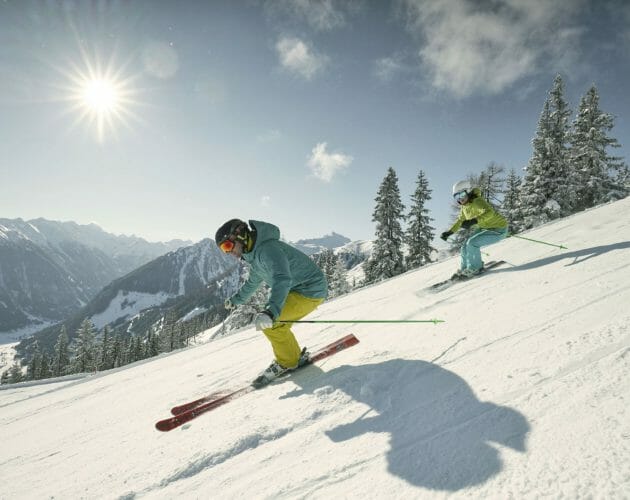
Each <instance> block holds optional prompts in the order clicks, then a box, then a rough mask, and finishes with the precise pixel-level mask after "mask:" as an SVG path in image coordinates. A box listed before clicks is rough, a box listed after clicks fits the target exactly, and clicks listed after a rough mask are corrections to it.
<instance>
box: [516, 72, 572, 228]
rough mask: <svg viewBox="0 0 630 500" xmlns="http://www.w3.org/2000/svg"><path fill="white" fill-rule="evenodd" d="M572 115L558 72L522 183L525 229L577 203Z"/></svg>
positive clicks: (541, 118)
mask: <svg viewBox="0 0 630 500" xmlns="http://www.w3.org/2000/svg"><path fill="white" fill-rule="evenodd" d="M570 115H571V110H570V109H569V106H568V104H567V102H566V101H565V100H564V83H563V81H562V77H561V76H560V75H558V76H556V78H555V80H554V84H553V87H552V89H551V91H550V92H549V97H548V99H547V100H546V101H545V104H544V106H543V111H542V113H541V115H540V119H539V121H538V129H537V130H536V136H535V137H534V139H533V140H532V145H533V153H532V157H531V158H530V160H529V163H528V165H527V167H525V177H524V178H523V182H522V184H521V201H522V203H521V207H522V210H523V219H524V220H523V223H524V227H525V228H530V227H534V226H537V225H539V224H542V223H544V222H547V221H549V220H553V219H557V218H559V217H564V216H566V215H569V214H570V213H571V212H572V210H573V206H574V205H575V188H576V181H575V175H574V172H573V171H572V170H571V169H570V168H569V150H568V140H569V117H570Z"/></svg>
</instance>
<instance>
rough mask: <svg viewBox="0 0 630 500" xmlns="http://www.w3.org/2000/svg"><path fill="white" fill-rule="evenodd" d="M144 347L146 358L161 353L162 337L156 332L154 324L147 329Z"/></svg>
mask: <svg viewBox="0 0 630 500" xmlns="http://www.w3.org/2000/svg"><path fill="white" fill-rule="evenodd" d="M144 349H145V351H144V357H145V358H152V357H153V356H157V355H158V354H160V338H159V336H158V335H157V333H156V332H155V329H154V327H153V326H150V327H149V329H148V330H147V333H146V342H145V344H144Z"/></svg>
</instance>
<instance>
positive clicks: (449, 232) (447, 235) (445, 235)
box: [440, 231, 453, 241]
mask: <svg viewBox="0 0 630 500" xmlns="http://www.w3.org/2000/svg"><path fill="white" fill-rule="evenodd" d="M451 234H453V233H452V232H451V231H444V232H443V233H442V234H441V235H440V238H442V239H443V240H444V241H446V240H448V237H449V236H450V235H451Z"/></svg>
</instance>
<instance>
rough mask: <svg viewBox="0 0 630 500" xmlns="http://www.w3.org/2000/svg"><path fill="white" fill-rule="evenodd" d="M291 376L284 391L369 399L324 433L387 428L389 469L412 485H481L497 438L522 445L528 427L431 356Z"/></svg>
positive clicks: (495, 460)
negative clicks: (295, 386)
mask: <svg viewBox="0 0 630 500" xmlns="http://www.w3.org/2000/svg"><path fill="white" fill-rule="evenodd" d="M318 371H319V372H321V373H318ZM293 381H295V383H296V384H298V385H299V386H300V387H301V389H298V390H295V391H292V392H290V393H288V394H287V395H285V396H284V398H288V397H295V396H299V395H303V394H314V395H316V396H318V397H320V398H322V400H324V401H325V400H326V399H327V398H329V397H330V393H331V392H332V391H335V390H341V391H343V392H344V393H346V394H347V395H349V396H350V397H351V398H352V399H354V400H355V401H360V402H361V403H364V404H365V405H367V406H368V407H369V409H368V410H367V411H366V412H365V413H364V414H363V415H361V416H360V417H358V418H357V419H356V420H354V421H351V422H348V423H343V424H340V425H338V426H336V427H334V428H332V429H330V430H328V431H326V434H327V435H328V437H330V439H332V440H333V441H335V442H337V443H341V442H344V441H348V440H351V439H353V438H356V437H358V436H361V435H363V434H368V433H387V434H389V436H390V449H389V451H388V452H387V461H388V471H389V472H390V473H391V474H394V475H396V476H398V477H400V478H402V479H404V480H406V481H407V482H409V483H411V484H413V485H416V486H421V487H424V488H429V489H434V490H443V491H457V490H460V489H462V488H466V487H468V486H473V485H478V484H481V483H483V482H485V481H487V480H488V479H490V478H491V477H493V476H494V475H496V474H498V473H499V472H500V471H501V468H502V461H501V457H500V452H501V450H500V446H499V447H497V446H496V445H495V444H498V445H501V446H507V447H509V448H511V449H513V450H515V451H519V452H525V451H526V447H525V442H526V437H527V433H528V432H529V429H530V427H529V424H528V423H527V420H526V419H525V417H524V416H523V415H521V414H520V413H518V412H517V411H515V410H513V409H511V408H508V407H506V406H498V405H496V404H494V403H490V402H485V401H480V400H479V399H477V397H476V396H475V394H474V393H473V391H472V389H471V388H470V386H469V385H468V384H467V383H466V381H465V380H464V379H462V378H461V377H459V376H457V375H455V374H454V373H453V372H450V371H448V370H445V369H444V368H441V367H440V366H438V365H435V364H432V363H428V362H425V361H415V360H402V359H394V360H390V361H385V362H383V363H377V364H370V365H362V366H356V367H349V366H341V367H339V368H336V369H334V370H331V371H329V372H326V373H323V372H322V371H321V369H320V368H318V367H316V366H312V367H309V368H308V369H307V370H304V372H302V373H301V374H296V375H295V376H294V377H293ZM349 459H350V460H352V457H350V458H349ZM354 459H356V460H361V457H354Z"/></svg>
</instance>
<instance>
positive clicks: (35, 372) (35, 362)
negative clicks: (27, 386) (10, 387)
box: [26, 340, 42, 380]
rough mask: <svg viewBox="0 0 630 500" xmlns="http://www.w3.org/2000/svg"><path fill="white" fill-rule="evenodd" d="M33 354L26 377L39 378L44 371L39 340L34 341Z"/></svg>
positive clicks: (30, 378)
mask: <svg viewBox="0 0 630 500" xmlns="http://www.w3.org/2000/svg"><path fill="white" fill-rule="evenodd" d="M32 349H33V356H31V361H30V363H29V364H28V365H27V368H26V378H27V379H29V380H38V379H40V378H42V377H41V372H42V350H41V349H40V348H39V342H37V340H35V342H33V346H32Z"/></svg>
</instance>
